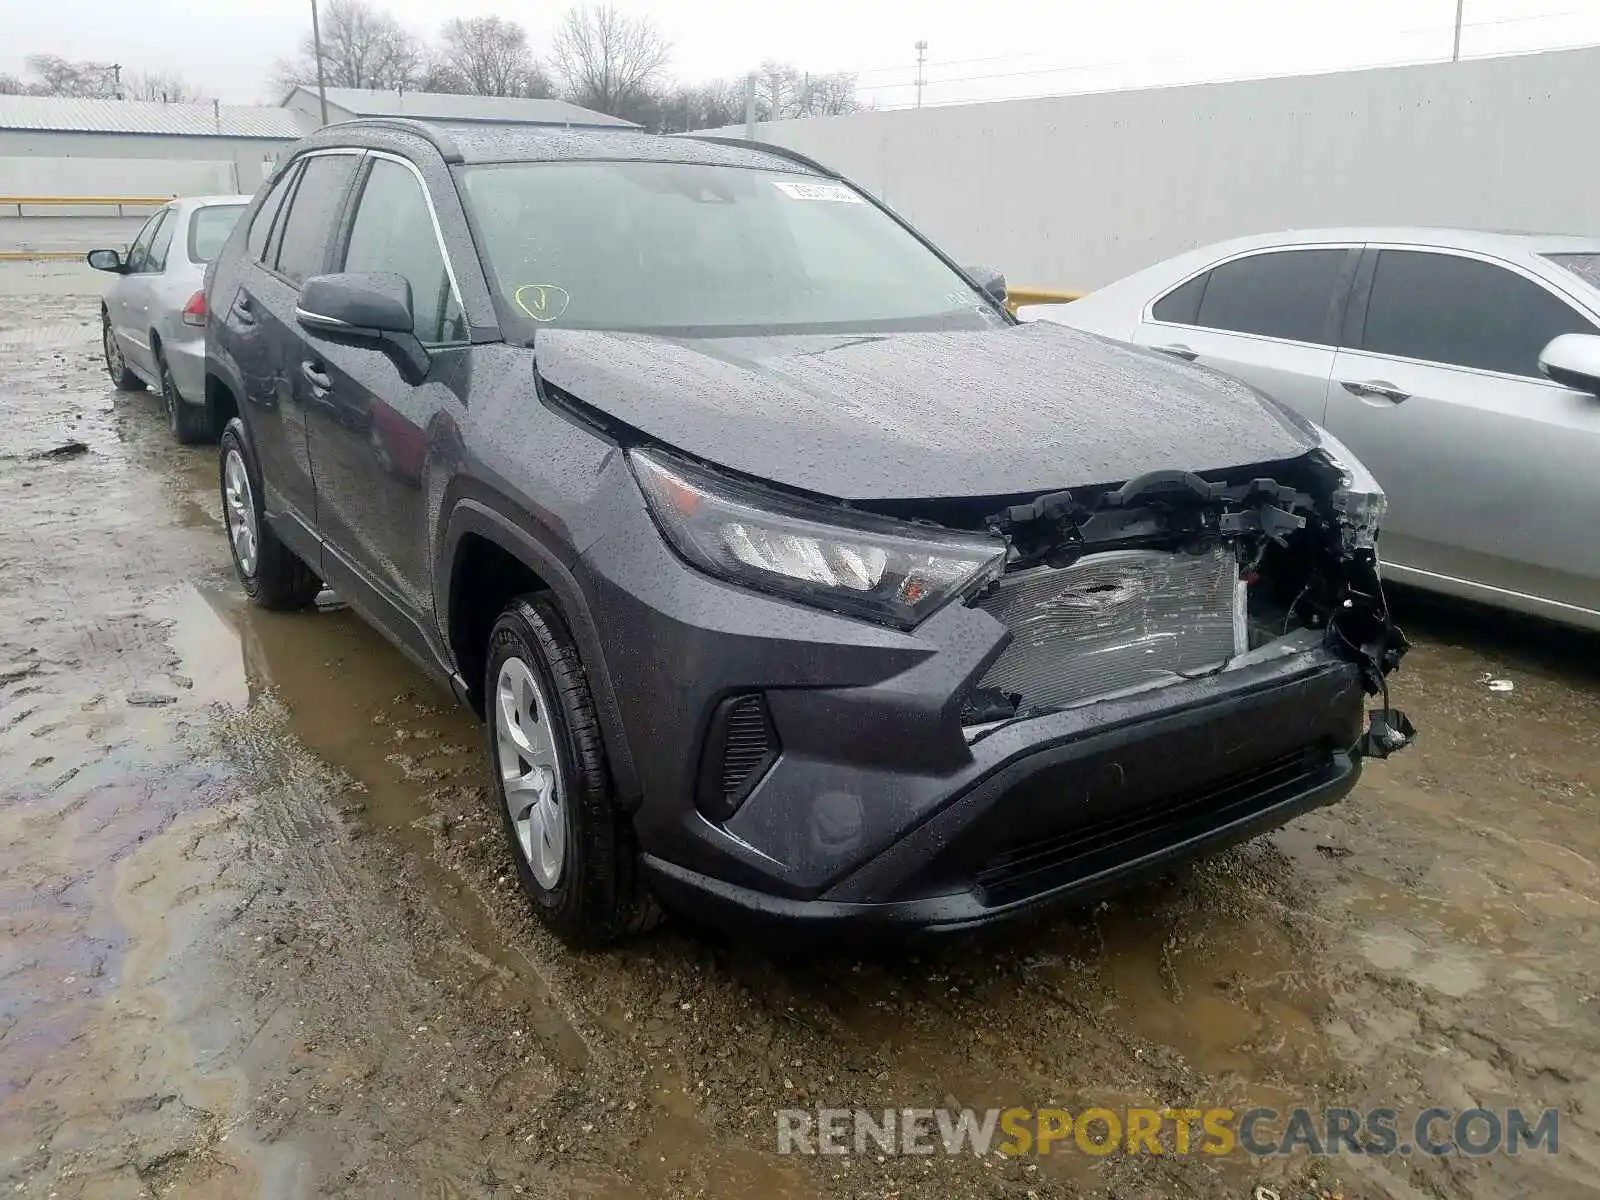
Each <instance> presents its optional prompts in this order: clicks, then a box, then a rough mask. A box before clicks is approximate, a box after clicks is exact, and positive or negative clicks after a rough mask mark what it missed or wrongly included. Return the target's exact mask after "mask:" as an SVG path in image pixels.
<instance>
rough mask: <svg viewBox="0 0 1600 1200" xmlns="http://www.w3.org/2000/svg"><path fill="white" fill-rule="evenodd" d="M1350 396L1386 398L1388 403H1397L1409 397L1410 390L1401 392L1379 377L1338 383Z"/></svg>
mask: <svg viewBox="0 0 1600 1200" xmlns="http://www.w3.org/2000/svg"><path fill="white" fill-rule="evenodd" d="M1339 386H1340V387H1342V388H1344V390H1345V391H1347V392H1349V393H1350V394H1351V395H1352V396H1360V397H1361V398H1362V399H1363V400H1365V399H1367V398H1369V397H1375V398H1377V399H1382V400H1387V401H1388V402H1389V403H1390V404H1399V403H1400V401H1402V400H1408V399H1410V398H1411V393H1410V392H1402V391H1401V390H1400V389H1399V388H1397V387H1395V386H1394V384H1392V383H1385V382H1384V381H1383V380H1381V379H1346V380H1344V381H1343V382H1341V383H1340V384H1339Z"/></svg>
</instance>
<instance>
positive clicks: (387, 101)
mask: <svg viewBox="0 0 1600 1200" xmlns="http://www.w3.org/2000/svg"><path fill="white" fill-rule="evenodd" d="M283 107H284V108H285V109H288V110H293V111H294V112H297V113H299V114H301V117H302V121H303V122H305V121H309V124H308V125H306V126H305V127H306V128H307V129H308V130H309V129H311V128H314V127H315V126H316V125H318V124H320V123H321V119H322V118H321V106H320V104H319V102H318V98H317V89H316V88H315V87H309V86H306V85H304V84H302V85H300V86H298V87H296V88H295V89H294V90H293V91H291V92H290V93H289V94H288V95H287V96H286V97H284V100H283ZM358 117H412V118H414V119H416V120H419V121H432V122H434V123H436V124H441V125H470V126H478V125H544V126H559V127H562V128H567V129H637V128H638V126H637V125H635V124H634V123H633V122H632V121H624V120H622V119H621V118H620V117H612V116H607V115H606V114H605V113H602V112H595V111H594V110H593V109H590V108H581V107H579V106H578V105H576V104H570V103H568V102H567V101H565V100H530V99H526V98H523V97H516V96H457V95H450V94H447V93H443V92H406V91H380V90H377V89H374V88H347V87H331V88H329V89H328V121H329V123H330V124H332V123H336V122H339V121H353V120H355V119H356V118H358Z"/></svg>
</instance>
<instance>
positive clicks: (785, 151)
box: [673, 133, 843, 179]
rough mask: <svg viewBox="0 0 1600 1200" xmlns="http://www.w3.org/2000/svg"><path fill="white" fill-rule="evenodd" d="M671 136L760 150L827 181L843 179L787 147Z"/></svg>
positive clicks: (698, 135) (742, 140) (703, 136)
mask: <svg viewBox="0 0 1600 1200" xmlns="http://www.w3.org/2000/svg"><path fill="white" fill-rule="evenodd" d="M673 136H674V137H686V138H692V139H693V140H694V141H697V142H710V143H712V144H713V145H716V146H743V147H744V148H746V149H748V150H761V151H764V152H765V153H767V154H772V155H776V156H777V157H778V158H786V159H788V160H789V161H790V162H795V163H799V164H800V165H801V166H802V167H810V168H811V169H812V170H813V171H815V172H817V174H819V175H826V176H827V177H828V178H829V179H842V178H843V176H841V175H840V174H839V172H837V171H835V170H833V168H831V167H825V166H823V165H822V164H821V163H819V162H818V161H817V160H816V159H814V158H811V157H809V156H808V155H805V154H801V153H800V151H798V150H791V149H789V147H787V146H777V145H774V144H773V143H771V142H752V141H749V140H747V139H745V138H736V137H718V136H716V135H715V134H707V133H684V134H674V135H673Z"/></svg>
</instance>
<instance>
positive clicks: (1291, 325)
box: [1156, 249, 1351, 345]
mask: <svg viewBox="0 0 1600 1200" xmlns="http://www.w3.org/2000/svg"><path fill="white" fill-rule="evenodd" d="M1350 253H1351V251H1349V250H1346V249H1338V250H1281V251H1276V252H1274V253H1271V254H1252V255H1250V256H1249V257H1248V258H1236V259H1234V260H1233V261H1232V262H1225V263H1223V264H1222V265H1221V266H1219V267H1215V268H1213V269H1212V270H1211V271H1210V272H1208V273H1207V274H1206V275H1205V276H1203V277H1202V278H1203V279H1204V280H1205V283H1204V287H1203V289H1202V290H1201V291H1200V292H1199V293H1198V295H1194V294H1190V293H1188V292H1186V289H1188V288H1190V287H1192V286H1193V284H1194V283H1195V281H1194V280H1191V281H1190V282H1189V283H1187V284H1184V285H1183V287H1181V288H1179V289H1177V291H1175V292H1173V293H1171V294H1170V295H1168V296H1166V297H1164V298H1163V301H1162V303H1165V302H1166V301H1167V300H1172V301H1174V307H1178V306H1180V305H1182V304H1187V303H1191V302H1193V303H1196V304H1197V305H1198V310H1197V312H1196V315H1195V318H1194V320H1193V322H1192V323H1193V324H1195V325H1200V326H1202V327H1204V328H1206V329H1223V330H1227V331H1229V332H1231V333H1254V334H1260V335H1261V336H1263V337H1275V338H1287V339H1290V340H1292V341H1297V342H1315V343H1318V344H1320V345H1331V344H1332V339H1331V338H1330V337H1329V335H1328V331H1329V319H1328V318H1329V313H1330V311H1331V309H1332V307H1333V302H1334V297H1335V294H1336V291H1337V289H1338V286H1339V281H1340V272H1341V270H1342V269H1343V267H1344V265H1345V262H1346V261H1347V260H1348V258H1349V256H1350ZM1156 316H1157V317H1159V316H1160V313H1159V312H1157V313H1156Z"/></svg>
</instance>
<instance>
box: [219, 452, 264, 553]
mask: <svg viewBox="0 0 1600 1200" xmlns="http://www.w3.org/2000/svg"><path fill="white" fill-rule="evenodd" d="M222 508H223V513H222V516H223V520H224V521H226V522H227V526H228V539H229V541H231V542H232V543H233V554H234V557H235V558H236V559H237V560H238V562H239V571H240V573H241V574H243V575H244V576H245V577H246V578H248V577H250V576H253V575H254V574H255V573H256V552H257V549H258V547H259V544H260V534H259V531H258V530H257V529H256V501H255V496H254V495H253V494H252V493H251V491H250V472H249V471H247V470H246V469H245V465H244V458H243V457H242V456H241V455H240V453H239V452H238V451H237V450H231V449H230V450H229V451H228V456H227V457H226V458H225V459H223V460H222Z"/></svg>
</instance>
